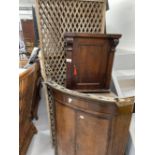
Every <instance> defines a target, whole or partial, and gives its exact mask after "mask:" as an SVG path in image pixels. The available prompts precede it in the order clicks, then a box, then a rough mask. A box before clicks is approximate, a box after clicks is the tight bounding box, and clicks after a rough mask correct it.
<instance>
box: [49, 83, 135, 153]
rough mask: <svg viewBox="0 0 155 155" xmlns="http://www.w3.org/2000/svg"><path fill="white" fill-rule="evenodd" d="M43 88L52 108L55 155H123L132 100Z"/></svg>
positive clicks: (53, 87)
mask: <svg viewBox="0 0 155 155" xmlns="http://www.w3.org/2000/svg"><path fill="white" fill-rule="evenodd" d="M47 85H48V86H49V87H50V92H51V93H52V95H53V100H54V105H55V117H56V118H55V121H56V155H124V153H125V148H126V144H127V140H128V134H129V133H128V132H129V125H130V120H131V116H132V110H133V104H134V98H133V97H130V98H124V99H117V98H113V97H104V96H102V97H101V96H99V97H97V96H96V95H91V94H84V93H78V92H76V91H71V90H68V89H66V88H64V87H62V86H60V85H57V84H56V83H55V82H49V83H48V82H47Z"/></svg>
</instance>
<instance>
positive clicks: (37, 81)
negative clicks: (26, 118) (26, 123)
mask: <svg viewBox="0 0 155 155" xmlns="http://www.w3.org/2000/svg"><path fill="white" fill-rule="evenodd" d="M27 63H28V60H20V61H19V67H20V68H24V66H26V64H27ZM33 66H34V68H35V74H34V91H33V100H32V106H31V118H32V119H33V118H35V119H38V106H39V100H40V87H41V73H40V63H39V60H38V59H37V60H35V62H34V63H33ZM29 67H31V65H29ZM29 67H28V68H29Z"/></svg>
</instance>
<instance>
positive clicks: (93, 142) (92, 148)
mask: <svg viewBox="0 0 155 155" xmlns="http://www.w3.org/2000/svg"><path fill="white" fill-rule="evenodd" d="M109 127H110V121H109V120H107V119H103V118H97V117H94V116H91V115H88V114H84V113H82V112H79V113H78V114H77V128H76V155H107V151H108V140H109V132H110V130H109Z"/></svg>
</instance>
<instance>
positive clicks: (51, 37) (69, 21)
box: [36, 0, 106, 122]
mask: <svg viewBox="0 0 155 155" xmlns="http://www.w3.org/2000/svg"><path fill="white" fill-rule="evenodd" d="M105 2H106V0H36V5H37V14H38V27H39V33H40V42H41V48H42V52H43V57H44V58H43V59H42V61H43V62H42V63H43V65H42V66H43V68H42V73H43V74H44V80H45V81H46V80H54V81H55V82H57V83H58V84H60V85H65V77H66V62H65V61H66V60H65V52H64V33H65V32H91V33H94V32H96V33H97V32H104V25H105V10H106V4H105ZM48 101H49V106H48V107H49V108H52V100H51V96H50V94H48ZM51 111H52V109H50V110H49V112H50V116H51V120H52V118H53V116H52V114H53V112H52V113H51ZM52 122H53V121H52Z"/></svg>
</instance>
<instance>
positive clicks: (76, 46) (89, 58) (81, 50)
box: [64, 33, 121, 92]
mask: <svg viewBox="0 0 155 155" xmlns="http://www.w3.org/2000/svg"><path fill="white" fill-rule="evenodd" d="M120 37H121V35H120V34H107V35H105V34H101V33H100V34H99V33H93V34H92V33H65V35H64V38H65V51H66V57H67V58H66V62H67V77H66V87H67V88H69V89H73V90H78V91H82V92H88V91H96V92H101V91H102V92H104V91H109V88H110V82H111V72H112V65H113V60H114V53H115V48H116V46H117V45H118V43H119V38H120Z"/></svg>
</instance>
